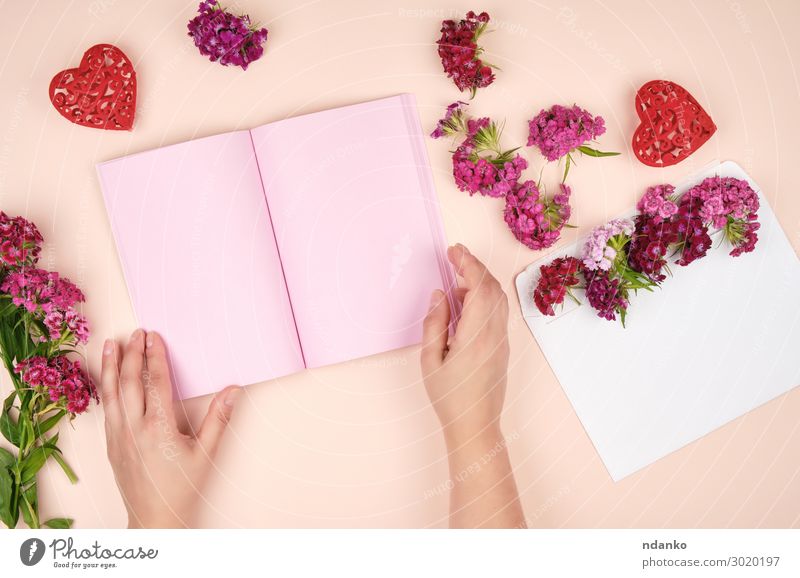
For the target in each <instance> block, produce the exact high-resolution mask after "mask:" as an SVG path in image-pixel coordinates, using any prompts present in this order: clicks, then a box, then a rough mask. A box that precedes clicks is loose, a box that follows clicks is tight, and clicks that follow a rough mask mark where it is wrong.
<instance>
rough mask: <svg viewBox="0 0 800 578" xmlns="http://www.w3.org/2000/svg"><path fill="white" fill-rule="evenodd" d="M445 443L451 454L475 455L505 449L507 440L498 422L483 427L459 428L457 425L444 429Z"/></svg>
mask: <svg viewBox="0 0 800 578" xmlns="http://www.w3.org/2000/svg"><path fill="white" fill-rule="evenodd" d="M443 433H444V441H445V445H446V446H447V451H448V453H449V454H453V453H462V452H468V453H474V452H476V451H484V450H487V449H489V448H492V447H497V446H498V445H499V446H502V447H505V438H504V436H503V432H502V430H501V429H500V422H499V420H496V421H494V422H490V423H487V424H484V426H483V427H458V425H457V424H453V425H452V426H449V427H445V428H443Z"/></svg>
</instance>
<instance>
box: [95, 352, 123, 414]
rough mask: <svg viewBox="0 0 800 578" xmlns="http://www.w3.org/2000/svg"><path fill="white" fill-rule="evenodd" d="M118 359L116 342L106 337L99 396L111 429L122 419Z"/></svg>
mask: <svg viewBox="0 0 800 578" xmlns="http://www.w3.org/2000/svg"><path fill="white" fill-rule="evenodd" d="M119 361H120V359H119V348H118V347H117V344H116V342H115V341H114V340H113V339H106V341H105V343H103V357H102V362H101V367H100V397H101V399H102V400H103V413H105V416H106V425H107V426H108V427H110V428H112V429H113V428H116V427H118V426H119V424H120V421H121V419H122V413H121V410H120V407H119V403H120V401H119Z"/></svg>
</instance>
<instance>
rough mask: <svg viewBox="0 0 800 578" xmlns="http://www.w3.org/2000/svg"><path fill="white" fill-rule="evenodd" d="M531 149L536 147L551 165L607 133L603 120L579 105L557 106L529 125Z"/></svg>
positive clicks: (537, 117)
mask: <svg viewBox="0 0 800 578" xmlns="http://www.w3.org/2000/svg"><path fill="white" fill-rule="evenodd" d="M528 127H529V134H528V146H536V147H538V148H539V150H540V151H541V153H542V155H544V157H545V158H546V159H547V160H548V161H556V160H558V159H560V158H561V157H563V156H565V155H567V154H569V153H570V152H572V151H573V150H575V149H577V148H578V147H579V146H581V145H583V144H585V143H587V142H588V141H590V140H593V139H595V138H597V137H599V136H600V135H602V134H603V133H605V132H606V126H605V121H604V120H603V117H601V116H596V117H595V116H592V115H591V114H589V112H588V111H586V110H584V109H582V108H581V107H579V106H578V105H573V106H571V107H566V106H561V105H560V104H556V105H554V106H552V107H551V108H549V109H547V110H542V111H540V112H539V114H537V115H536V116H535V117H533V119H531V120H530V121H529V122H528Z"/></svg>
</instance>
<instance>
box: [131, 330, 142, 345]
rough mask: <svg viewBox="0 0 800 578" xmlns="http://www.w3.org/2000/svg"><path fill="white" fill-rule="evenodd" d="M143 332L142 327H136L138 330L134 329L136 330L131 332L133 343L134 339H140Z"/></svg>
mask: <svg viewBox="0 0 800 578" xmlns="http://www.w3.org/2000/svg"><path fill="white" fill-rule="evenodd" d="M141 334H142V330H141V329H136V330H134V332H133V333H131V339H130V341H131V343H133V342H134V341H136V340H137V339H139V336H140V335H141Z"/></svg>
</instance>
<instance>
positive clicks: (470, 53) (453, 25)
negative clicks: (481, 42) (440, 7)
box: [436, 10, 494, 97]
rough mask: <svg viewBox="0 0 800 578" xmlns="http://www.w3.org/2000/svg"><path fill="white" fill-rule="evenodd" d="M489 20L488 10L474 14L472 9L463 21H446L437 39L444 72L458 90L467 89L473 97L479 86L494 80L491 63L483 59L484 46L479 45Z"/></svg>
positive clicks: (487, 84)
mask: <svg viewBox="0 0 800 578" xmlns="http://www.w3.org/2000/svg"><path fill="white" fill-rule="evenodd" d="M488 22H489V15H488V14H487V13H486V12H481V13H480V14H475V12H473V11H471V10H470V11H469V12H467V15H466V17H465V18H463V19H462V20H459V21H455V20H444V21H443V22H442V29H441V33H442V35H441V37H440V38H439V40H437V41H436V44H438V45H439V49H438V50H439V58H441V60H442V67H443V68H444V72H445V74H447V76H448V77H450V78H452V79H453V82H454V83H455V85H456V86H457V87H458V90H460V91H461V92H464V91H467V90H468V91H469V92H470V95H471V96H473V97H474V96H475V93H476V92H477V91H478V89H479V88H483V87H486V86H489V85H490V84H491V83H492V82H494V72H493V71H492V66H491V65H490V64H487V63H486V62H484V61H483V60H482V58H481V55H482V54H483V49H482V48H481V47H480V46H478V39H479V38H480V37H481V35H482V34H483V33H484V32H485V31H486V26H487V24H488Z"/></svg>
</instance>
